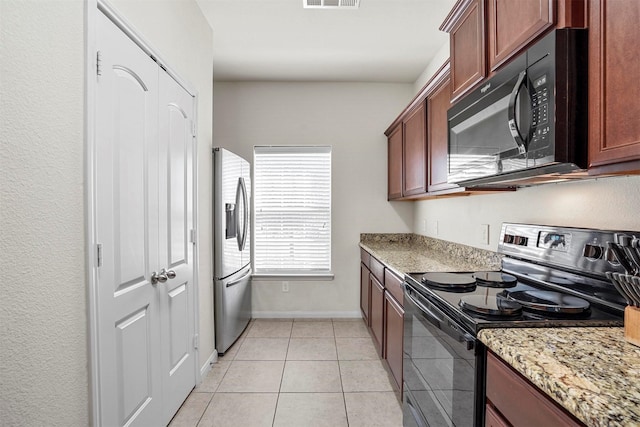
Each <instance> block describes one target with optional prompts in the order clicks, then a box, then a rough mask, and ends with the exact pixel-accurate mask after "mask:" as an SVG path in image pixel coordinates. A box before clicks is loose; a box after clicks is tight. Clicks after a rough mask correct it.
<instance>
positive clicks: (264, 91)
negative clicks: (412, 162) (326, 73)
mask: <svg viewBox="0 0 640 427" xmlns="http://www.w3.org/2000/svg"><path fill="white" fill-rule="evenodd" d="M411 96H412V85H409V84H375V83H268V82H264V83H251V82H248V83H241V82H238V83H223V82H217V81H216V82H215V84H214V121H213V122H214V127H213V128H214V145H217V146H221V147H224V148H228V149H230V150H232V151H234V152H236V153H238V154H240V155H241V156H243V157H245V158H247V159H249V160H250V161H252V160H253V146H254V145H296V144H301V145H313V144H317V145H326V144H329V145H331V146H332V147H333V154H332V181H333V184H332V206H333V210H332V215H333V216H332V267H333V272H334V273H335V279H334V280H333V281H320V282H316V281H300V282H291V283H290V291H289V292H288V293H283V292H282V291H281V288H282V283H281V282H280V281H254V284H253V289H254V291H253V297H254V298H253V309H254V315H256V316H291V315H294V314H295V315H308V316H333V315H351V316H357V315H359V308H358V307H359V297H358V295H359V274H360V270H359V268H358V265H359V261H358V260H359V256H360V255H359V250H358V242H359V239H360V233H362V232H409V231H410V230H411V229H412V227H413V205H412V204H411V203H406V202H393V203H389V202H387V161H386V159H387V139H386V137H385V135H384V131H385V129H386V127H387V126H388V125H389V124H390V123H391V122H392V121H393V120H394V119H395V117H396V116H397V115H398V114H399V113H400V111H402V109H403V108H404V107H405V106H406V104H407V102H408V101H409V100H410V99H411Z"/></svg>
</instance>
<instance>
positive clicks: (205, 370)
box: [200, 348, 218, 382]
mask: <svg viewBox="0 0 640 427" xmlns="http://www.w3.org/2000/svg"><path fill="white" fill-rule="evenodd" d="M217 361H218V350H216V349H215V348H214V349H213V353H211V356H209V358H208V359H207V361H206V362H204V365H202V367H201V368H200V382H202V380H203V379H204V378H205V377H206V376H207V374H208V373H209V371H210V370H211V365H213V364H214V363H216V362H217Z"/></svg>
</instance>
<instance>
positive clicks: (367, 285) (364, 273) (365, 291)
mask: <svg viewBox="0 0 640 427" xmlns="http://www.w3.org/2000/svg"><path fill="white" fill-rule="evenodd" d="M360 310H361V311H362V318H363V319H364V323H366V324H367V326H370V325H371V323H370V322H369V320H370V319H369V312H370V311H371V279H369V269H368V268H367V266H366V265H364V263H362V262H361V263H360Z"/></svg>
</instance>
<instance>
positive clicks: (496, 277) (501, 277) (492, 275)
mask: <svg viewBox="0 0 640 427" xmlns="http://www.w3.org/2000/svg"><path fill="white" fill-rule="evenodd" d="M473 277H475V279H476V284H477V285H478V286H486V287H490V288H513V287H514V286H515V285H516V283H518V279H516V277H515V276H512V275H511V274H507V273H503V272H501V271H478V272H476V273H473Z"/></svg>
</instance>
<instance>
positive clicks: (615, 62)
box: [589, 0, 640, 174]
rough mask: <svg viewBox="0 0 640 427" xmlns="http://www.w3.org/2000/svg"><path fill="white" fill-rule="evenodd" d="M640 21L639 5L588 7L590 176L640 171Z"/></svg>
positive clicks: (596, 2)
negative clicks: (639, 27) (639, 43)
mask: <svg viewBox="0 0 640 427" xmlns="http://www.w3.org/2000/svg"><path fill="white" fill-rule="evenodd" d="M639 20H640V3H638V2H637V1H612V0H609V1H607V0H590V1H589V168H590V170H589V172H590V173H594V174H598V173H628V172H638V171H640V84H639V83H638V80H639V77H640V73H639V71H638V70H640V52H639V48H638V40H639V35H640V33H639V32H638V21H639ZM591 168H595V169H591Z"/></svg>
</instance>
